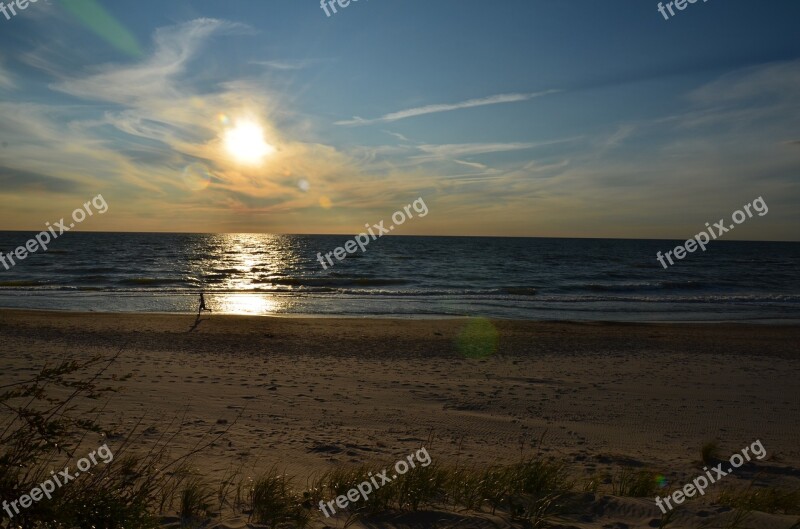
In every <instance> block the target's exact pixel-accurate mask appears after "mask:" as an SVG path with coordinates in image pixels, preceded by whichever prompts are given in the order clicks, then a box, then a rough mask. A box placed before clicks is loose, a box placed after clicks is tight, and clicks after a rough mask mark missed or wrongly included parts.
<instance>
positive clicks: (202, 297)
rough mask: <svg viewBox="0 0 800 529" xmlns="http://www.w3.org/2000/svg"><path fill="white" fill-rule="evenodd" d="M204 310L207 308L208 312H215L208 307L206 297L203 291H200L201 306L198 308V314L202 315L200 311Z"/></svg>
mask: <svg viewBox="0 0 800 529" xmlns="http://www.w3.org/2000/svg"><path fill="white" fill-rule="evenodd" d="M204 310H207V311H208V312H213V311H212V310H211V309H209V308H208V307H206V298H205V296H204V295H203V293H202V292H200V308H199V309H197V315H198V316H200V313H201V312H203V311H204Z"/></svg>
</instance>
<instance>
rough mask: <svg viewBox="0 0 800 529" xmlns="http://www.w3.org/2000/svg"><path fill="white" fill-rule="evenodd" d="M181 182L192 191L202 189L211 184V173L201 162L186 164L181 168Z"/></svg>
mask: <svg viewBox="0 0 800 529" xmlns="http://www.w3.org/2000/svg"><path fill="white" fill-rule="evenodd" d="M183 183H184V184H185V185H186V187H188V188H189V189H191V190H192V191H203V190H204V189H206V188H207V187H208V186H209V185H210V184H211V173H210V172H209V170H208V168H207V167H206V166H205V165H203V164H201V163H193V164H190V165H187V166H186V168H184V170H183Z"/></svg>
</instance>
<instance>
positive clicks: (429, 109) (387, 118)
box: [335, 90, 560, 125]
mask: <svg viewBox="0 0 800 529" xmlns="http://www.w3.org/2000/svg"><path fill="white" fill-rule="evenodd" d="M559 91H560V90H545V91H543V92H532V93H527V94H498V95H493V96H489V97H484V98H480V99H468V100H467V101H461V102H460V103H453V104H440V105H426V106H422V107H416V108H408V109H405V110H400V111H398V112H392V113H390V114H386V115H384V116H381V117H379V118H375V119H363V118H359V117H354V118H353V119H347V120H342V121H337V122H335V124H336V125H372V124H374V123H390V122H392V121H399V120H401V119H407V118H413V117H417V116H424V115H426V114H436V113H438V112H450V111H452V110H460V109H462V108H474V107H482V106H487V105H500V104H504V103H517V102H519V101H527V100H529V99H533V98H535V97H541V96H545V95H548V94H555V93H558V92H559Z"/></svg>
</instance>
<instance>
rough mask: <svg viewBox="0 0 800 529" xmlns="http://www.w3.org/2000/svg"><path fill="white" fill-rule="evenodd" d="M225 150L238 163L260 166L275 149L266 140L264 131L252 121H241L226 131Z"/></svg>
mask: <svg viewBox="0 0 800 529" xmlns="http://www.w3.org/2000/svg"><path fill="white" fill-rule="evenodd" d="M224 141H225V148H226V149H227V151H228V152H229V153H230V154H231V156H233V157H234V158H235V159H236V161H238V162H240V163H245V164H258V163H260V162H261V160H262V159H263V158H264V157H265V156H267V155H268V154H272V153H273V152H275V147H273V146H272V145H270V144H269V143H267V142H266V141H265V140H264V129H263V128H261V126H260V125H259V124H258V123H255V122H252V121H240V122H238V123H236V126H235V127H233V128H231V129H229V130H227V131H225V137H224Z"/></svg>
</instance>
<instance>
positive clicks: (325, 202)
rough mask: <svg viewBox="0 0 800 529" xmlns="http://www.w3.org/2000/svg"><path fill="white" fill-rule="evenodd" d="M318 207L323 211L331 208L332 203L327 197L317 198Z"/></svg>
mask: <svg viewBox="0 0 800 529" xmlns="http://www.w3.org/2000/svg"><path fill="white" fill-rule="evenodd" d="M319 205H320V206H322V207H323V208H325V209H331V208H332V207H333V202H331V199H330V198H328V197H319Z"/></svg>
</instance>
